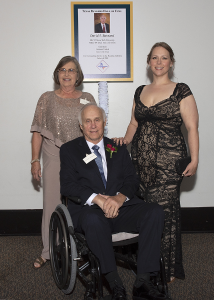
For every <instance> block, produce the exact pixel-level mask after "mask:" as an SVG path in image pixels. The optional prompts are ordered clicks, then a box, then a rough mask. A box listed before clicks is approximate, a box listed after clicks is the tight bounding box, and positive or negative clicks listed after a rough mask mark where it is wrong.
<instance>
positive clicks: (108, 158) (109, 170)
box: [104, 137, 113, 186]
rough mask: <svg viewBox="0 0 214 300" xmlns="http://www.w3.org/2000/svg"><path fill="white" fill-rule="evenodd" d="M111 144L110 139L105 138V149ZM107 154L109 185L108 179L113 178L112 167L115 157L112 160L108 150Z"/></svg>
mask: <svg viewBox="0 0 214 300" xmlns="http://www.w3.org/2000/svg"><path fill="white" fill-rule="evenodd" d="M110 143H111V141H109V139H107V138H105V137H104V147H106V146H107V144H110ZM105 154H106V163H107V170H108V175H107V185H108V178H110V176H111V172H112V167H113V156H112V158H110V153H109V152H108V151H107V150H106V148H105ZM107 185H106V186H107Z"/></svg>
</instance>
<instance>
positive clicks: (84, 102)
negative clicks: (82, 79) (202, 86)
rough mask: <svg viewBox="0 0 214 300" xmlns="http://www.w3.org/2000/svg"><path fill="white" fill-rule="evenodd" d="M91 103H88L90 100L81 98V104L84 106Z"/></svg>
mask: <svg viewBox="0 0 214 300" xmlns="http://www.w3.org/2000/svg"><path fill="white" fill-rule="evenodd" d="M89 102H90V101H88V100H86V99H81V98H80V103H81V104H84V105H85V104H87V103H89Z"/></svg>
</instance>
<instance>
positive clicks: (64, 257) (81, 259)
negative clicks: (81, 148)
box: [49, 197, 171, 300]
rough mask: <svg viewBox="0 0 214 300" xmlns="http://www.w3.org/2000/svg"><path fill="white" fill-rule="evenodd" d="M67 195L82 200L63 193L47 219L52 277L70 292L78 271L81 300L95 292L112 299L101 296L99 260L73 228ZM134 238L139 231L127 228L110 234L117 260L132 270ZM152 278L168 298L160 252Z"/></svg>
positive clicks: (65, 292)
mask: <svg viewBox="0 0 214 300" xmlns="http://www.w3.org/2000/svg"><path fill="white" fill-rule="evenodd" d="M68 199H69V200H71V201H74V202H75V203H80V202H81V199H79V198H77V197H68V198H67V197H62V204H59V205H58V206H57V207H56V209H55V211H54V212H53V214H52V216H51V220H50V227H49V234H50V263H51V270H52V274H53V278H54V281H55V283H56V285H57V287H58V288H59V289H60V290H62V292H63V293H64V294H66V295H67V294H71V292H72V291H73V289H74V285H75V281H76V276H77V274H78V276H79V277H80V278H81V280H82V281H83V283H84V285H85V286H86V291H85V294H84V300H92V299H95V298H94V297H96V296H97V297H98V298H97V299H98V300H104V299H106V300H107V299H111V296H105V297H104V296H103V283H102V275H101V270H100V263H99V260H98V259H97V258H96V256H95V255H94V254H93V253H92V252H91V251H90V249H89V248H88V246H87V242H86V240H85V237H84V235H83V234H80V233H77V232H75V231H74V227H73V223H72V220H71V216H70V213H69V211H68V209H67V207H66V205H65V204H66V202H67V201H68ZM137 241H138V234H132V233H126V232H122V233H115V234H112V244H113V246H114V250H115V258H116V260H119V261H122V262H123V263H125V264H127V265H128V266H129V268H131V269H132V270H133V271H134V270H136V268H137V262H136V257H137V254H133V253H132V252H131V250H132V246H133V245H136V243H137ZM124 247H128V250H127V249H126V251H125V253H124V251H122V250H124ZM118 249H119V251H118ZM86 258H87V260H86ZM135 274H136V273H135ZM152 281H153V284H155V286H156V287H157V289H159V291H160V292H162V293H163V294H164V295H165V296H166V298H167V299H169V300H170V299H171V298H170V297H169V294H168V287H167V282H166V276H165V267H164V261H163V257H162V255H161V257H160V273H159V274H158V275H157V276H154V277H153V279H152Z"/></svg>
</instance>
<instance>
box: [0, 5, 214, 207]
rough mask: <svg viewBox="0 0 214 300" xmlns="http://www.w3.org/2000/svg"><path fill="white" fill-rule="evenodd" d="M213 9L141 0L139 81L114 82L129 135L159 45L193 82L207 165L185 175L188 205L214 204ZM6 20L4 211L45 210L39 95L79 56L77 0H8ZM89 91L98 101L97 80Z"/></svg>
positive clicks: (2, 30)
mask: <svg viewBox="0 0 214 300" xmlns="http://www.w3.org/2000/svg"><path fill="white" fill-rule="evenodd" d="M122 2H123V1H122ZM213 11H214V2H213V0H204V1H201V0H179V1H175V0H163V1H160V0H133V31H134V81H133V82H128V83H123V82H121V83H118V82H117V83H109V97H110V103H109V106H110V114H109V137H112V136H123V135H124V133H125V131H126V127H127V125H128V123H129V120H130V113H131V106H132V99H133V94H134V91H135V89H136V88H137V87H138V86H139V85H141V84H145V83H146V84H147V83H149V80H148V79H147V77H146V56H147V54H148V52H149V50H150V48H151V46H152V45H153V44H154V43H155V42H159V41H165V42H167V43H169V45H171V47H172V48H173V50H174V52H175V58H176V68H175V75H176V77H177V80H178V81H179V82H185V83H187V84H188V85H189V86H190V88H191V89H192V91H193V93H194V96H195V98H196V101H197V105H198V109H199V114H200V164H199V168H198V172H197V176H195V178H191V179H185V180H184V183H183V186H182V194H181V204H182V206H183V207H200V206H213V191H214V188H213V170H214V159H213V155H212V154H213V152H214V151H213V150H214V139H213V135H212V129H213V127H214V117H213V110H214V102H213V79H214V78H213V70H214V60H213V49H214V39H213ZM0 23H1V24H0V45H1V46H0V49H1V55H0V82H1V89H0V91H1V100H0V101H1V109H0V121H1V135H0V136H1V155H0V166H1V172H0V209H39V208H42V189H40V191H38V190H36V189H35V188H34V186H33V184H32V182H31V174H30V160H31V134H30V126H31V122H32V118H33V115H34V111H35V107H36V103H37V100H38V98H39V96H40V95H41V94H42V93H43V92H45V91H47V90H49V91H50V90H53V80H52V73H53V70H54V68H55V66H56V64H57V63H58V61H59V59H61V57H63V56H65V55H70V54H71V13H70V0H36V1H35V0H0ZM83 89H84V91H87V92H91V93H92V94H93V95H94V96H95V98H96V100H97V99H98V98H97V94H98V93H97V89H98V88H97V83H85V84H84V85H83ZM118 124H120V125H119V126H118Z"/></svg>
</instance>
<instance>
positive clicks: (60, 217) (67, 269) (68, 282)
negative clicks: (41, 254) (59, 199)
mask: <svg viewBox="0 0 214 300" xmlns="http://www.w3.org/2000/svg"><path fill="white" fill-rule="evenodd" d="M69 226H72V227H73V223H72V220H71V217H70V214H69V212H68V210H67V208H66V207H65V206H64V205H63V204H60V205H58V206H57V207H56V210H55V211H54V213H53V214H52V216H51V220H50V261H51V269H52V274H53V277H54V280H55V283H56V285H57V286H58V288H59V289H61V290H62V291H63V293H65V294H70V293H71V292H72V290H73V287H74V284H75V281H76V272H77V262H76V261H74V260H73V259H74V258H76V257H77V250H76V244H75V242H74V240H73V237H72V236H71V235H70V234H69V231H68V227H69Z"/></svg>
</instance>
